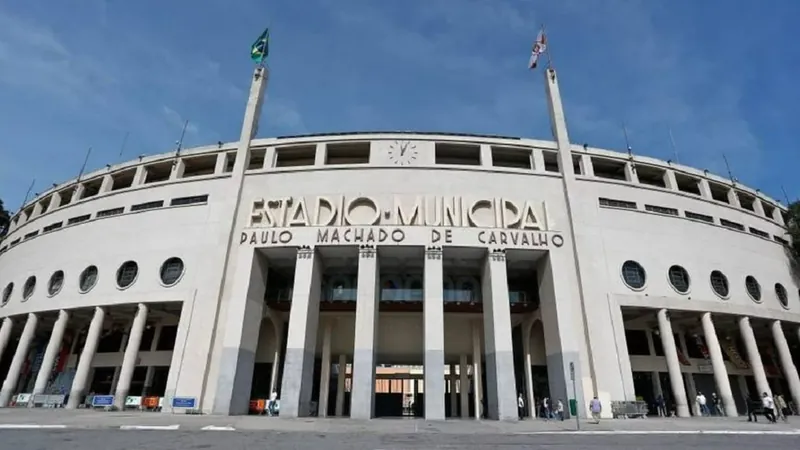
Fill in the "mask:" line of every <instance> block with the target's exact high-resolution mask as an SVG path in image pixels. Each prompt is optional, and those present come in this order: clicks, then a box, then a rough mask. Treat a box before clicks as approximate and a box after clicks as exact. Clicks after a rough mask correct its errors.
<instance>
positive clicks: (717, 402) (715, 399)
mask: <svg viewBox="0 0 800 450" xmlns="http://www.w3.org/2000/svg"><path fill="white" fill-rule="evenodd" d="M711 404H712V405H714V415H716V416H720V417H721V416H724V415H725V410H724V409H723V408H722V399H720V398H719V396H718V395H717V393H716V392H712V393H711Z"/></svg>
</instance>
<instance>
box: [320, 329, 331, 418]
mask: <svg viewBox="0 0 800 450" xmlns="http://www.w3.org/2000/svg"><path fill="white" fill-rule="evenodd" d="M332 330H333V322H332V321H331V320H326V321H325V328H324V331H323V334H322V362H321V364H320V370H319V402H317V405H318V408H317V416H319V417H328V394H329V393H330V386H331V332H332Z"/></svg>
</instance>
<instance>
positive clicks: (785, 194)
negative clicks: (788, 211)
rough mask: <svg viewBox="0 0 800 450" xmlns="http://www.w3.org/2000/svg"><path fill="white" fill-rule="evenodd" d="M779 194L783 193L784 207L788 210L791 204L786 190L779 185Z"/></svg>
mask: <svg viewBox="0 0 800 450" xmlns="http://www.w3.org/2000/svg"><path fill="white" fill-rule="evenodd" d="M781 192H783V198H785V199H786V207H787V208H788V207H789V205H790V204H791V202H790V201H789V195H788V194H787V193H786V189H785V188H784V187H783V185H781Z"/></svg>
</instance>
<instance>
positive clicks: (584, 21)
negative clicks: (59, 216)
mask: <svg viewBox="0 0 800 450" xmlns="http://www.w3.org/2000/svg"><path fill="white" fill-rule="evenodd" d="M798 17H800V2H798V1H796V0H770V1H767V2H748V1H741V0H708V1H703V2H697V1H693V0H670V1H667V0H663V1H658V0H558V1H555V0H551V1H542V0H538V1H534V0H402V1H401V0H383V1H371V0H303V1H298V0H272V1H266V0H203V1H189V0H170V1H163V0H162V1H156V0H139V1H125V0H82V1H57V0H49V1H44V0H42V1H35V2H34V1H28V2H22V1H20V2H3V4H2V5H0V198H2V199H3V200H4V201H5V202H6V206H7V207H8V208H9V209H12V210H16V209H17V208H18V207H19V205H20V203H21V202H22V200H23V197H24V196H25V191H26V190H27V188H28V185H29V184H30V183H31V181H32V179H34V178H35V179H36V183H35V187H34V192H38V191H40V190H44V189H45V188H46V187H47V186H49V185H50V184H52V183H54V182H62V181H64V180H66V179H68V178H71V177H74V176H76V175H77V173H78V171H79V170H80V166H81V163H82V162H83V157H84V155H85V152H86V149H87V148H88V147H90V146H91V147H92V148H93V150H92V154H91V157H90V160H89V167H90V168H97V167H101V166H103V165H105V164H107V163H114V162H119V161H121V160H126V159H132V158H134V157H136V156H138V155H141V154H154V153H161V152H165V151H169V150H172V149H174V142H175V141H176V140H177V139H178V137H179V135H180V131H181V128H182V125H183V121H184V120H185V119H189V120H190V127H189V130H188V133H187V136H186V138H185V145H186V146H195V145H202V144H209V143H214V142H217V141H218V140H222V141H232V140H235V139H237V138H238V135H239V128H240V120H241V115H242V112H243V108H244V103H245V101H246V95H247V93H246V91H247V89H248V88H249V81H250V76H251V70H252V63H251V62H250V60H249V55H248V52H249V46H250V44H251V43H252V41H253V40H254V39H255V37H256V36H258V34H259V33H260V32H261V31H262V29H263V28H264V27H265V26H266V25H268V24H271V29H272V44H271V56H270V60H269V63H270V66H271V68H272V74H271V78H270V84H269V88H268V92H267V95H268V99H267V103H266V105H265V111H264V114H263V116H262V121H261V124H260V128H259V136H261V137H266V136H274V135H287V134H301V133H321V132H335V131H363V130H420V131H447V132H468V133H487V134H500V135H511V136H524V137H532V138H541V139H550V131H549V123H548V119H547V108H546V104H545V99H544V87H543V81H542V74H541V72H530V71H528V70H527V69H526V64H527V60H528V56H529V52H530V46H531V43H532V40H533V38H534V37H535V34H536V32H537V30H538V27H539V24H541V23H546V24H547V28H548V37H549V40H550V49H551V51H552V57H553V62H554V64H555V66H556V68H557V69H558V71H559V75H560V80H561V91H562V96H563V98H564V103H565V108H566V114H567V121H568V125H569V127H570V135H571V139H572V140H573V141H574V142H576V143H584V142H586V143H589V144H590V145H592V146H597V147H605V148H612V149H619V150H624V148H625V143H624V138H623V134H622V125H621V124H622V123H623V122H625V123H626V124H627V129H628V133H629V136H630V141H631V145H632V147H633V150H634V152H635V153H639V154H644V155H649V156H654V157H659V158H662V159H670V158H673V152H672V148H671V145H670V141H669V129H670V128H671V129H672V132H673V135H674V138H675V142H676V145H677V148H678V151H679V156H680V160H681V162H682V163H686V164H689V165H693V166H696V167H699V168H705V169H709V170H711V171H713V172H716V173H721V174H724V173H725V172H726V170H725V166H724V163H723V160H722V154H723V153H724V154H726V155H727V157H728V159H729V161H730V164H731V167H732V170H733V172H734V175H735V176H736V177H737V178H738V179H739V180H740V181H742V182H743V183H746V184H748V185H750V186H753V187H756V188H761V189H762V191H764V192H765V193H767V194H768V195H771V196H773V197H775V198H778V199H783V194H782V193H781V186H785V188H786V190H787V191H788V193H789V196H790V197H791V198H792V199H794V198H796V197H797V196H800V183H798V182H797V181H795V180H796V179H797V177H796V173H797V167H798V161H799V160H800V151H798V145H797V141H796V139H797V137H798V132H797V126H798V124H800V119H799V118H800V89H798V84H797V82H796V80H797V76H798V75H797V74H798V73H800V47H798V46H797V43H796V40H797V38H798V37H800V35H798V31H796V26H797V23H796V22H797V21H796V19H797V18H798ZM126 133H129V137H128V139H127V144H126V146H125V154H123V155H122V157H120V156H119V151H120V148H121V145H122V141H123V139H124V136H125V134H126Z"/></svg>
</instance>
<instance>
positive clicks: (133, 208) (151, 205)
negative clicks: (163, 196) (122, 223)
mask: <svg viewBox="0 0 800 450" xmlns="http://www.w3.org/2000/svg"><path fill="white" fill-rule="evenodd" d="M162 206H164V200H158V201H155V202H147V203H139V204H138V205H133V206H131V212H133V211H144V210H145V209H153V208H161V207H162Z"/></svg>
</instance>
